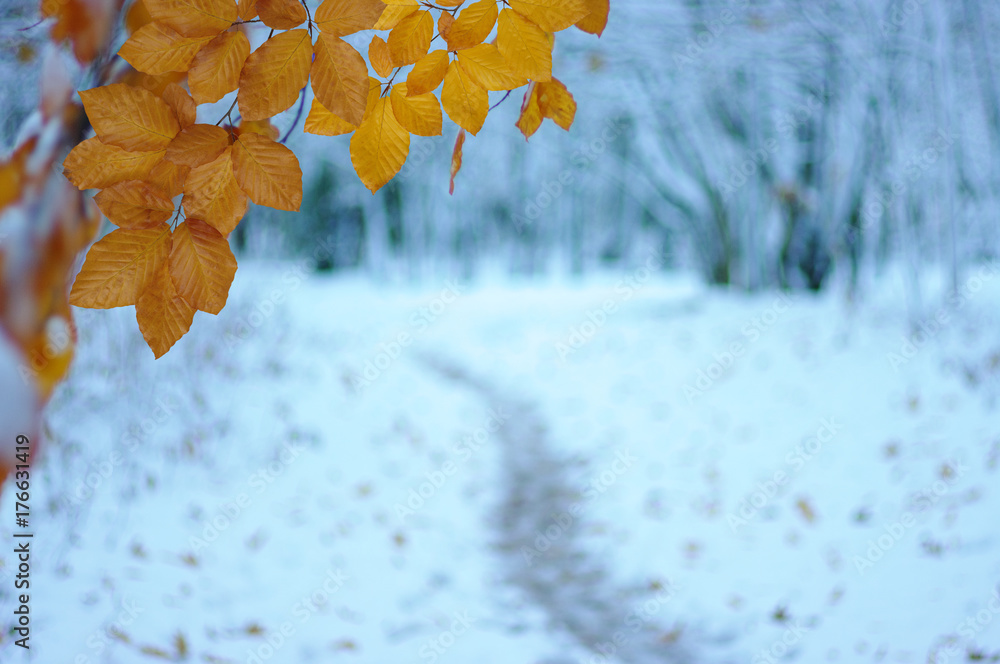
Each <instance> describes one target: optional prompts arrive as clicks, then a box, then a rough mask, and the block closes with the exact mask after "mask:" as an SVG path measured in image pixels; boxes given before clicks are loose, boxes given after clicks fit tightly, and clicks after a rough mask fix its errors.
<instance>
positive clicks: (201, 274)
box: [169, 219, 236, 314]
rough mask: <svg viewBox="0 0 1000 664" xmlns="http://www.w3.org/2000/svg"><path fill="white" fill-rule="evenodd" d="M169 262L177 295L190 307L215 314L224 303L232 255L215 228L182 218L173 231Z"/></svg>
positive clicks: (233, 273) (233, 261)
mask: <svg viewBox="0 0 1000 664" xmlns="http://www.w3.org/2000/svg"><path fill="white" fill-rule="evenodd" d="M169 265H170V277H171V279H172V281H173V285H174V287H175V288H176V289H177V294H178V295H180V296H181V297H183V298H184V299H185V300H186V301H187V302H188V303H189V304H191V305H192V306H193V307H195V308H196V309H198V310H199V311H204V312H206V313H210V314H218V313H219V312H220V311H222V309H223V307H225V306H226V299H227V298H228V297H229V288H230V286H232V284H233V279H234V278H235V277H236V257H235V256H233V252H232V250H231V249H230V248H229V241H228V240H226V238H225V237H223V236H222V234H221V233H219V231H217V230H216V229H214V228H212V227H211V226H209V225H208V224H206V223H205V222H203V221H201V220H198V219H188V220H186V221H185V222H184V223H183V224H181V225H179V226H178V227H177V228H176V229H175V230H174V241H173V246H172V247H171V248H170V259H169Z"/></svg>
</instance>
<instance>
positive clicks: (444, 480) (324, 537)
mask: <svg viewBox="0 0 1000 664" xmlns="http://www.w3.org/2000/svg"><path fill="white" fill-rule="evenodd" d="M897 302H898V295H897V294H895V293H893V292H892V290H891V289H887V290H886V291H884V293H882V295H881V297H875V298H873V299H872V300H870V301H869V302H867V303H866V304H864V305H863V306H861V307H858V308H856V309H855V310H850V309H847V308H845V307H844V305H842V304H841V303H840V302H838V300H837V299H836V298H835V297H832V296H827V297H825V298H823V299H817V300H813V299H805V298H789V299H783V298H780V297H778V296H777V295H775V294H764V295H760V296H755V297H750V298H747V297H737V296H730V295H727V294H724V293H717V292H707V291H704V290H702V289H701V288H700V287H697V286H695V285H693V284H692V283H691V282H688V281H685V280H679V279H669V280H668V279H662V278H658V277H654V278H648V277H645V276H643V275H641V274H638V273H637V274H635V275H629V276H628V277H627V278H625V279H622V278H619V277H612V278H610V279H606V280H594V281H592V282H590V283H586V284H577V285H559V284H550V285H544V286H541V285H516V284H515V285H511V284H506V285H502V286H495V287H494V286H488V285H487V286H479V287H476V288H472V287H470V286H464V285H462V284H454V283H449V282H444V281H442V282H441V283H440V284H436V285H434V286H433V287H430V288H424V289H421V290H404V289H399V288H387V287H384V286H383V287H379V286H375V285H372V284H369V283H366V282H364V281H359V280H356V279H326V278H313V277H309V278H307V277H305V276H304V275H303V274H302V273H300V272H299V271H297V270H296V269H295V268H294V267H289V266H286V265H278V266H254V265H250V266H247V267H241V271H240V275H239V277H238V279H237V287H236V290H235V292H234V295H233V298H232V300H231V302H230V305H229V306H228V307H227V309H226V311H224V312H223V314H222V315H220V316H219V317H218V319H213V318H212V317H208V316H205V317H201V316H199V319H198V320H196V330H195V332H193V333H192V334H191V335H190V336H189V337H188V338H186V339H185V340H184V341H183V342H182V343H181V344H180V345H179V346H178V347H177V348H176V349H174V350H173V351H172V352H171V353H170V354H168V356H167V357H166V358H164V359H163V360H160V361H157V362H155V363H154V362H153V360H152V358H151V356H149V355H148V351H147V350H146V349H145V348H144V347H143V346H142V343H141V341H140V340H138V339H137V338H136V336H135V333H134V331H133V327H134V320H130V318H131V316H132V312H131V311H130V310H121V311H114V312H108V313H103V312H102V313H100V314H96V315H95V316H93V317H91V319H90V322H89V323H88V321H87V320H86V319H85V320H84V321H83V325H84V328H85V330H87V333H86V334H85V335H84V337H85V338H84V340H83V343H82V344H81V351H80V358H79V360H78V362H77V364H76V370H75V373H74V375H73V377H72V378H71V380H70V381H69V382H68V383H67V384H66V385H65V386H64V388H63V389H62V391H61V392H60V393H59V395H58V396H57V398H56V399H55V400H54V402H53V404H52V406H51V409H50V418H49V430H50V435H51V437H52V439H53V441H54V442H53V443H52V444H50V446H49V449H48V454H47V457H46V459H45V462H44V465H43V466H42V467H41V468H40V469H39V471H38V486H37V488H36V493H35V494H34V495H33V500H34V501H36V503H35V504H36V505H37V506H38V507H37V509H38V513H39V515H40V516H39V518H38V519H39V520H38V522H37V523H36V527H37V532H36V546H37V547H38V558H37V560H36V564H35V567H34V568H33V574H34V575H37V580H38V587H37V590H36V591H35V593H36V594H35V596H34V597H33V602H34V604H33V607H34V611H35V612H36V613H35V623H34V624H35V628H36V632H35V634H34V636H33V649H32V655H33V656H34V657H35V659H34V660H33V661H38V662H45V663H48V662H73V664H88V663H96V662H145V661H156V659H155V657H157V656H165V657H168V658H170V657H173V658H175V659H177V658H180V657H181V655H182V654H183V653H185V652H186V653H190V654H191V655H192V656H193V659H194V661H205V662H240V663H242V662H258V660H259V662H288V663H289V664H291V663H298V662H327V661H361V662H374V663H378V662H387V661H401V662H443V663H445V664H447V663H449V662H454V663H455V664H458V663H460V662H468V661H479V662H483V663H484V664H486V663H491V662H496V663H497V664H506V663H507V662H511V661H524V662H539V663H542V662H545V663H551V664H556V663H559V664H568V663H569V662H580V663H587V664H589V663H590V662H601V663H603V662H605V661H625V662H639V663H643V664H644V663H645V662H670V661H705V662H730V661H746V662H750V661H758V662H760V661H768V658H773V659H774V660H775V661H777V660H778V659H781V658H782V657H792V656H797V657H798V658H799V660H800V661H808V662H820V661H851V662H854V661H899V662H914V663H917V662H923V661H927V659H928V657H930V656H931V654H932V653H937V655H936V656H937V660H936V661H937V662H939V663H940V662H944V661H955V662H957V661H962V660H963V659H964V658H965V657H966V656H967V655H968V654H969V653H972V654H976V653H981V654H982V655H983V656H984V657H986V658H990V657H992V656H994V655H997V654H1000V620H998V619H996V617H998V616H1000V612H993V610H992V609H991V606H992V604H991V602H993V601H994V600H993V597H994V593H995V592H996V591H997V584H998V583H1000V541H998V534H1000V533H998V526H997V520H996V515H997V514H998V513H1000V492H998V489H997V468H998V464H1000V421H998V418H997V417H996V411H995V408H996V396H997V394H998V390H1000V384H998V378H1000V359H997V358H1000V339H998V338H997V336H996V333H995V330H996V329H1000V314H998V312H1000V306H998V304H1000V288H998V284H996V283H994V282H993V281H988V283H985V284H979V287H977V288H976V290H975V292H971V291H970V292H969V293H968V297H967V300H966V301H965V302H964V303H963V305H962V306H961V307H960V308H959V307H955V308H954V309H950V310H948V311H949V312H950V316H951V317H950V322H948V323H946V324H941V325H939V326H938V329H937V330H936V331H934V332H933V333H932V334H930V337H931V338H930V339H929V340H928V341H926V342H924V341H921V339H920V338H918V337H912V336H910V337H908V339H910V340H911V342H913V343H914V344H915V345H914V348H913V350H914V351H915V352H913V353H911V352H910V349H908V348H906V347H905V342H904V340H903V335H908V334H909V333H908V330H907V328H906V326H905V325H904V324H903V322H902V321H903V320H904V319H905V316H904V314H905V311H904V307H903V306H902V305H900V304H898V303H897ZM933 311H934V308H933V307H931V308H930V312H931V313H933ZM904 355H905V356H906V357H904ZM894 356H899V359H900V361H899V362H897V361H896V359H894ZM87 483H89V484H90V485H91V486H88V484H87ZM10 504H11V503H10V496H9V495H6V494H5V495H4V497H3V501H2V503H0V507H2V509H4V510H6V509H7V508H8V507H9V505H10ZM42 506H44V512H45V516H44V518H42V517H41V513H42V512H43V509H42ZM6 528H7V523H6V521H0V539H2V540H3V542H5V544H4V545H3V548H2V551H3V552H4V553H0V560H2V561H3V562H4V563H5V564H6V565H7V566H9V565H10V564H11V560H10V557H9V554H7V553H6V551H8V550H9V549H11V547H9V546H7V545H6V544H9V543H10V533H9V531H7V530H5V529H6ZM529 563H530V564H529ZM5 569H9V567H6V568H5ZM0 576H4V573H3V572H0ZM10 585H11V584H10V583H9V578H4V579H3V580H2V581H0V593H3V595H0V605H2V606H0V609H2V611H3V613H2V614H0V615H10V614H9V611H8V610H7V608H8V605H9V604H10V601H11V597H10V594H9V593H10ZM970 619H971V620H973V624H971V625H970V624H967V623H966V622H965V621H968V620H970ZM987 619H988V620H987ZM4 620H6V619H4ZM976 621H978V622H976ZM949 646H951V647H952V648H953V650H954V652H955V653H956V654H955V656H954V657H951V658H950V659H949V658H946V657H944V656H943V655H942V654H941V653H942V652H943V651H944V650H946V649H947V648H948V647H949ZM0 648H3V650H2V651H0V652H2V658H3V661H5V662H6V661H14V662H16V661H29V660H26V659H24V658H22V657H21V653H19V652H14V653H13V655H12V654H11V653H12V652H13V651H12V650H11V648H10V643H9V641H5V642H4V643H2V644H0ZM671 657H673V658H674V659H673V660H671V659H670V658H671Z"/></svg>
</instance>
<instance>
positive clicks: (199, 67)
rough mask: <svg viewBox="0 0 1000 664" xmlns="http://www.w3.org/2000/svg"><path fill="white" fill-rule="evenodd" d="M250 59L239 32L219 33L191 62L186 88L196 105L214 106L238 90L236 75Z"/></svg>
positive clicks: (248, 49)
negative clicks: (213, 104) (188, 89)
mask: <svg viewBox="0 0 1000 664" xmlns="http://www.w3.org/2000/svg"><path fill="white" fill-rule="evenodd" d="M249 55H250V41H249V40H248V39H247V38H246V35H244V34H243V33H242V32H240V31H239V30H235V31H232V32H223V33H222V34H221V35H219V36H218V37H216V38H214V39H213V40H212V41H210V42H208V43H207V44H205V46H204V48H202V49H201V51H199V52H198V55H196V56H195V57H194V60H192V61H191V68H190V70H189V71H188V86H189V87H190V88H191V96H192V97H193V98H194V100H195V101H196V102H197V103H199V104H210V103H213V102H217V101H219V100H220V99H222V98H223V97H225V96H226V95H227V94H229V93H230V92H232V91H233V90H235V89H236V88H237V87H239V84H240V72H242V71H243V64H244V63H245V62H246V60H247V56H249Z"/></svg>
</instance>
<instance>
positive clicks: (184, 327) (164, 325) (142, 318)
mask: <svg viewBox="0 0 1000 664" xmlns="http://www.w3.org/2000/svg"><path fill="white" fill-rule="evenodd" d="M194 312H195V308H194V307H192V306H191V305H190V304H189V303H188V302H187V301H186V300H185V299H184V298H182V297H181V296H180V295H179V294H178V293H177V291H176V289H175V288H174V284H173V282H172V281H171V280H170V272H169V268H168V267H167V265H166V264H164V265H163V266H161V267H160V269H159V270H157V272H156V274H155V275H154V277H153V279H152V280H151V281H150V283H149V285H148V286H147V287H146V289H145V291H143V293H142V294H141V295H140V296H139V298H138V300H137V301H136V303H135V320H136V322H137V323H138V324H139V331H140V332H142V338H143V339H145V340H146V344H147V345H148V346H149V348H150V350H152V351H153V356H154V357H156V358H157V359H159V358H161V357H163V355H164V354H166V352H167V351H168V350H170V349H171V348H172V347H173V345H174V344H175V343H177V340H178V339H180V338H181V337H183V336H184V335H185V334H187V332H188V330H190V329H191V323H192V321H193V320H194Z"/></svg>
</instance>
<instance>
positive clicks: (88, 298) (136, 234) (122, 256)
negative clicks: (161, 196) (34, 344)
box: [69, 223, 170, 309]
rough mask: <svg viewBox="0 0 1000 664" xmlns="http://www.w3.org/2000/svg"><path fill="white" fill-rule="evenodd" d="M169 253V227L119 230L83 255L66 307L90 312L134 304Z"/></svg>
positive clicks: (164, 225)
mask: <svg viewBox="0 0 1000 664" xmlns="http://www.w3.org/2000/svg"><path fill="white" fill-rule="evenodd" d="M169 253H170V226H168V225H167V224H165V223H160V224H157V225H156V226H154V227H152V228H119V229H117V230H114V231H111V232H110V233H108V234H107V235H105V236H104V237H103V238H101V239H100V240H98V241H97V242H96V243H95V244H94V246H92V247H91V248H90V251H88V252H87V258H86V260H84V262H83V267H82V268H81V269H80V273H79V274H77V275H76V281H74V282H73V289H72V291H71V292H70V296H69V303H70V304H72V305H74V306H77V307H88V308H90V309H110V308H112V307H127V306H129V305H132V304H135V302H136V300H138V299H139V295H141V294H142V292H143V291H144V290H145V289H146V286H147V285H149V283H150V281H152V279H153V277H154V275H155V274H156V272H157V270H159V269H160V267H161V266H162V265H163V264H164V262H166V260H167V255H168V254H169Z"/></svg>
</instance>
